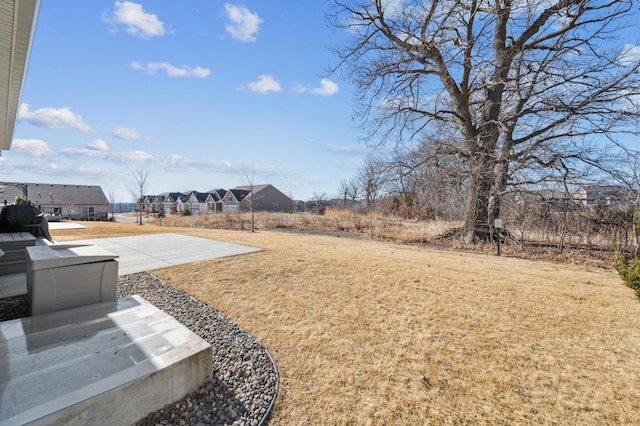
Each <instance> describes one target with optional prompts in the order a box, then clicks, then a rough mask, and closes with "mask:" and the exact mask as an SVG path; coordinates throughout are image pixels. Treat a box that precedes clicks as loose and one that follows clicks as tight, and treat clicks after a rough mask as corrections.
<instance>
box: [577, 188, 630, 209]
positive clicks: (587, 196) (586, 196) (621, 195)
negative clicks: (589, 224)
mask: <svg viewBox="0 0 640 426" xmlns="http://www.w3.org/2000/svg"><path fill="white" fill-rule="evenodd" d="M625 196H626V191H625V188H624V187H622V186H619V185H585V186H581V187H580V188H578V190H577V191H576V192H575V193H574V194H573V200H574V201H575V202H576V203H579V204H582V205H584V206H593V205H606V206H619V205H621V204H622V203H623V202H624V200H625Z"/></svg>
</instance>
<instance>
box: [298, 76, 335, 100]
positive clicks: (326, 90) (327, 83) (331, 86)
mask: <svg viewBox="0 0 640 426" xmlns="http://www.w3.org/2000/svg"><path fill="white" fill-rule="evenodd" d="M339 90H340V88H339V87H338V85H337V84H336V83H334V82H333V81H331V80H329V79H328V78H323V79H322V80H321V81H320V87H314V88H308V87H306V86H304V85H302V84H299V83H298V84H296V85H295V86H294V87H293V92H294V93H295V94H296V95H302V94H304V93H311V94H314V95H320V96H324V97H329V96H333V95H335V94H336V93H338V91H339Z"/></svg>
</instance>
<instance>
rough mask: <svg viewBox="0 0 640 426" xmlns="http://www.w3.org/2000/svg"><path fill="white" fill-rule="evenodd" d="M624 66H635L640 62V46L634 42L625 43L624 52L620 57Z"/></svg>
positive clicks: (619, 60) (620, 61)
mask: <svg viewBox="0 0 640 426" xmlns="http://www.w3.org/2000/svg"><path fill="white" fill-rule="evenodd" d="M618 62H619V63H620V65H622V66H623V67H631V66H635V65H637V64H638V62H640V46H637V45H634V44H625V45H624V52H623V53H622V55H621V56H620V58H619V59H618Z"/></svg>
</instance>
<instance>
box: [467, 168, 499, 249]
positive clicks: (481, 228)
mask: <svg viewBox="0 0 640 426" xmlns="http://www.w3.org/2000/svg"><path fill="white" fill-rule="evenodd" d="M472 170H473V171H472V172H471V176H470V177H469V188H468V190H467V203H466V208H465V216H464V217H465V220H464V225H463V228H462V233H461V235H460V237H461V239H462V240H463V241H464V242H465V243H467V244H472V243H474V242H476V241H478V240H483V241H486V240H488V239H489V234H490V233H489V231H490V227H489V225H490V224H489V197H490V195H491V191H492V188H493V184H494V174H493V171H492V167H491V164H490V163H488V162H484V163H482V164H480V165H479V166H478V167H474V168H472Z"/></svg>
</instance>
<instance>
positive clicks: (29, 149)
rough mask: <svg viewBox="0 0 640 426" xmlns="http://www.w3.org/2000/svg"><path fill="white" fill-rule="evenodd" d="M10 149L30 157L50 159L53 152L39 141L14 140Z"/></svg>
mask: <svg viewBox="0 0 640 426" xmlns="http://www.w3.org/2000/svg"><path fill="white" fill-rule="evenodd" d="M11 149H12V150H14V151H18V152H24V153H25V154H29V155H30V156H32V157H51V156H53V151H52V150H51V148H49V144H47V143H46V142H45V141H43V140H40V139H14V140H13V142H12V144H11Z"/></svg>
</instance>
